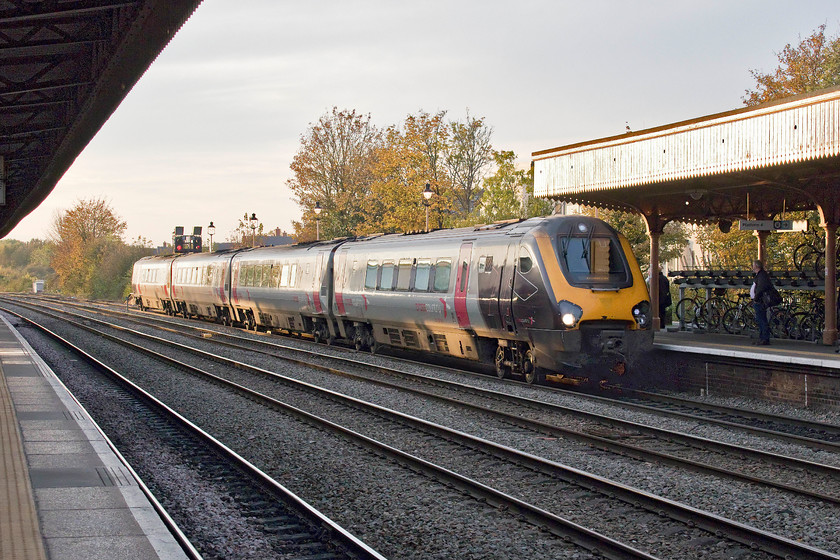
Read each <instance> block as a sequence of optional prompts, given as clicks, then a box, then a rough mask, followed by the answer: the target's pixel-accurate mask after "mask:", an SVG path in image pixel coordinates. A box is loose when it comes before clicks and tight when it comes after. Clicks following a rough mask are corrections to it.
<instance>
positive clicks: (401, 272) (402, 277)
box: [397, 259, 414, 292]
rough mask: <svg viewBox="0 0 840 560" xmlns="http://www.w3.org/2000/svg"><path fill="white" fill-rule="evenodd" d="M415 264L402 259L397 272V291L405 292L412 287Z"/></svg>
mask: <svg viewBox="0 0 840 560" xmlns="http://www.w3.org/2000/svg"><path fill="white" fill-rule="evenodd" d="M413 264H414V263H413V262H412V261H410V260H409V259H400V263H399V268H398V270H397V290H399V291H401V292H405V291H408V289H409V288H410V287H411V268H412V265H413Z"/></svg>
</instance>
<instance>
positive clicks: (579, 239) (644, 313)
mask: <svg viewBox="0 0 840 560" xmlns="http://www.w3.org/2000/svg"><path fill="white" fill-rule="evenodd" d="M530 259H534V260H535V261H536V262H529V260H530ZM540 285H542V286H545V287H546V289H545V290H539V289H538V287H539V286H540ZM513 291H514V294H513V296H514V297H513V315H514V317H515V320H516V324H517V326H518V327H519V328H521V327H522V326H525V325H527V330H528V338H529V341H530V350H531V352H533V361H534V363H535V364H536V365H537V366H539V367H540V369H547V370H552V371H555V372H562V374H563V375H565V376H569V377H573V378H589V377H592V376H597V377H600V378H604V379H610V380H612V381H615V380H618V379H619V378H621V376H623V375H624V373H625V372H626V371H627V368H628V366H632V364H633V363H634V362H635V360H636V358H637V356H638V355H639V354H640V353H642V352H645V351H647V350H649V349H650V348H651V346H652V342H653V332H652V331H651V329H650V322H651V319H652V316H651V310H650V301H649V297H648V292H647V287H646V285H645V282H644V278H643V277H642V272H641V270H640V269H639V265H638V262H637V261H636V258H635V257H634V255H633V252H632V250H631V247H630V244H629V242H628V241H627V239H626V238H625V237H624V236H622V235H621V234H619V233H618V232H616V231H615V230H614V229H613V228H612V227H610V226H609V225H608V224H606V223H604V222H602V221H601V220H597V219H594V218H588V217H583V216H568V217H565V218H563V219H559V220H549V221H546V222H545V224H544V226H543V227H540V228H536V229H535V230H534V231H533V235H532V236H528V237H526V238H525V239H523V242H522V244H521V245H520V258H519V263H518V269H517V271H516V274H515V279H514V283H513Z"/></svg>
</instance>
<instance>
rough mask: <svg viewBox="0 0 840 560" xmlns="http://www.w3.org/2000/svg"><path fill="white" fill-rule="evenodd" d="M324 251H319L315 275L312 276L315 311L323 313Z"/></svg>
mask: <svg viewBox="0 0 840 560" xmlns="http://www.w3.org/2000/svg"><path fill="white" fill-rule="evenodd" d="M323 262H324V253H321V252H319V253H318V255H317V256H316V257H315V276H313V277H312V300H313V304H314V307H315V313H323V311H324V308H323V307H322V306H321V274H322V271H323Z"/></svg>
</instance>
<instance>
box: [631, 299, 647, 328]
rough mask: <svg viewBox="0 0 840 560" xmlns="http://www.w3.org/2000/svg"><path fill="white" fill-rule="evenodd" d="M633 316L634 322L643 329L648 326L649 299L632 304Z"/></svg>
mask: <svg viewBox="0 0 840 560" xmlns="http://www.w3.org/2000/svg"><path fill="white" fill-rule="evenodd" d="M633 318H634V319H635V320H636V324H637V325H639V326H640V327H642V328H643V329H645V328H647V327H649V326H650V319H651V316H650V302H649V301H640V302H639V303H637V304H636V305H634V306H633Z"/></svg>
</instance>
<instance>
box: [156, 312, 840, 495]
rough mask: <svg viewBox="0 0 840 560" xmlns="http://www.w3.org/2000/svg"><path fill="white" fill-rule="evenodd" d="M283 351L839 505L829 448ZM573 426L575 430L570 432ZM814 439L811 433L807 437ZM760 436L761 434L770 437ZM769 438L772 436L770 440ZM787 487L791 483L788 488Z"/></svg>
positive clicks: (256, 344) (834, 448)
mask: <svg viewBox="0 0 840 560" xmlns="http://www.w3.org/2000/svg"><path fill="white" fill-rule="evenodd" d="M156 322H157V321H156ZM164 323H166V325H165V328H167V329H170V331H175V332H180V333H182V334H189V333H190V332H193V333H195V334H194V336H195V337H196V338H203V336H204V335H206V334H207V333H208V331H207V330H205V329H202V328H196V327H193V326H189V325H187V326H180V325H177V324H175V323H172V322H168V321H167V322H164ZM220 337H221V338H224V339H226V340H227V342H225V344H226V345H227V346H228V347H230V348H236V349H241V350H246V351H247V350H253V349H256V350H257V351H261V352H268V353H269V354H272V355H276V352H277V351H278V347H277V345H275V344H272V343H269V342H264V341H254V340H253V339H250V338H246V337H241V336H237V335H229V334H223V333H221V332H216V334H215V335H214V342H216V343H218V342H219V340H218V339H219V338H220ZM283 348H284V355H283V359H286V360H289V359H294V358H293V356H292V355H290V354H289V352H294V353H297V354H299V355H300V356H301V357H299V358H297V360H298V362H299V363H303V364H311V363H313V361H314V360H320V361H321V362H324V364H323V367H324V368H326V371H330V372H332V373H335V374H340V375H344V376H352V377H355V378H357V379H360V380H364V381H367V382H376V383H379V384H381V385H384V386H388V387H391V388H397V389H400V390H404V391H411V392H412V393H414V394H416V395H423V396H424V397H428V398H435V399H439V400H442V401H446V402H449V403H452V404H454V405H458V406H463V407H468V408H470V409H473V410H477V411H480V412H482V413H484V414H488V415H491V416H494V417H496V418H500V419H502V420H503V421H505V422H507V423H509V424H511V425H514V426H518V427H520V428H523V429H530V430H533V431H534V432H538V433H539V434H545V435H548V436H550V437H563V438H571V439H575V440H578V441H582V442H584V443H586V444H588V445H592V446H593V447H596V448H598V449H602V450H605V451H609V452H614V453H620V454H624V455H628V456H632V457H635V458H637V459H640V460H644V461H657V462H660V463H664V464H669V465H675V466H679V467H682V468H690V469H694V470H696V471H699V472H704V473H707V474H711V475H715V476H723V477H727V478H733V479H736V480H740V481H743V482H749V483H757V484H763V485H767V486H771V487H774V488H778V489H781V490H785V491H789V492H794V493H798V494H801V495H804V496H808V497H811V498H815V499H818V500H822V501H826V502H829V503H835V504H840V467H838V466H837V465H838V464H840V445H837V444H835V443H832V442H821V447H822V448H823V449H826V450H828V451H831V452H832V453H834V454H835V456H831V455H828V456H827V457H826V460H827V461H832V462H833V464H822V463H819V462H816V461H814V460H805V459H801V458H797V457H791V456H788V455H785V454H783V453H781V452H768V451H762V450H760V449H751V448H750V447H748V446H745V445H743V444H738V445H734V444H728V443H722V442H718V441H715V440H713V439H709V438H701V437H698V436H693V435H689V434H685V433H682V432H681V431H678V430H666V429H662V428H658V427H655V426H650V425H645V424H642V423H639V422H632V421H627V420H622V419H620V418H616V417H611V416H606V415H604V414H590V413H587V412H585V411H583V410H580V409H575V408H570V407H565V406H560V405H556V404H551V403H547V402H544V401H541V400H537V399H533V398H522V397H515V396H513V395H506V394H503V393H499V392H498V391H490V390H482V389H478V388H474V387H470V386H468V385H465V384H462V383H454V382H449V381H444V380H435V379H432V378H429V377H426V376H419V375H415V374H410V373H404V372H402V371H400V370H398V369H394V368H383V367H377V368H373V366H370V365H368V364H364V363H362V362H359V361H358V360H355V359H346V358H344V359H342V358H332V360H333V361H335V362H336V363H337V364H338V365H337V366H336V367H331V366H329V363H328V362H325V360H324V357H323V356H321V355H320V354H318V353H317V352H313V351H308V350H302V349H296V350H295V349H289V348H288V347H283ZM350 369H354V370H358V371H359V373H356V374H353V373H350V372H349V370H350ZM367 370H370V371H374V372H376V373H377V374H380V375H378V377H376V378H374V377H371V376H370V374H367V373H365V372H366V371H367ZM397 380H400V381H397ZM638 408H639V409H643V410H645V411H653V412H657V409H651V408H650V407H646V406H641V405H640V406H639V407H638ZM669 412H670V411H669ZM671 415H676V416H680V417H682V418H683V419H689V420H694V419H696V418H697V417H696V416H695V415H694V414H692V410H691V409H688V411H687V412H683V413H671ZM570 426H576V427H575V428H574V429H572V428H570ZM727 426H729V427H733V426H734V424H733V423H727ZM812 431H813V430H809V433H811V432H812ZM761 433H764V434H766V433H767V430H766V429H765V430H763V431H762V432H761ZM771 435H774V436H775V435H776V434H775V433H772V432H771ZM784 437H785V439H788V440H792V441H793V442H794V443H796V444H798V445H803V446H812V443H813V438H810V437H803V436H793V437H791V436H789V435H785V436H784ZM792 479H794V480H795V482H792Z"/></svg>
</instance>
